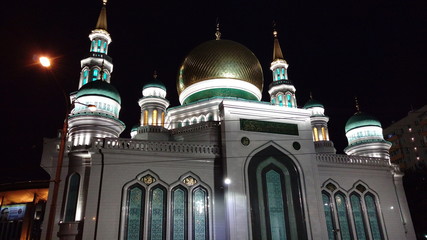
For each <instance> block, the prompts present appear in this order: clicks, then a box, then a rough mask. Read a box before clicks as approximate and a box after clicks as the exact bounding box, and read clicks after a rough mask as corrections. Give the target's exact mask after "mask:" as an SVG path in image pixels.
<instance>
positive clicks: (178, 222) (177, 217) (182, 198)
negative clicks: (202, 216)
mask: <svg viewBox="0 0 427 240" xmlns="http://www.w3.org/2000/svg"><path fill="white" fill-rule="evenodd" d="M172 204H173V207H172V224H171V231H172V239H173V240H185V239H186V235H187V234H186V233H187V190H186V189H184V188H183V187H178V188H175V189H174V190H173V191H172Z"/></svg>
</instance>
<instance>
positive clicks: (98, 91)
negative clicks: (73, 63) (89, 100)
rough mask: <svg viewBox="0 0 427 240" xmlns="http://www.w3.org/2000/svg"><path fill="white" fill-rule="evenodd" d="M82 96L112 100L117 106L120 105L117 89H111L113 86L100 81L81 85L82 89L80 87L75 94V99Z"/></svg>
mask: <svg viewBox="0 0 427 240" xmlns="http://www.w3.org/2000/svg"><path fill="white" fill-rule="evenodd" d="M83 96H103V97H107V98H110V99H113V100H114V101H116V102H118V103H119V104H121V103H122V100H121V98H120V94H119V92H118V91H117V89H116V88H115V87H113V85H111V84H109V83H107V82H105V81H101V80H97V81H93V82H90V83H87V84H85V85H83V87H81V88H80V89H79V91H78V92H77V94H76V97H77V98H79V97H83Z"/></svg>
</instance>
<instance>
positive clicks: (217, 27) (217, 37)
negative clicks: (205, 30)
mask: <svg viewBox="0 0 427 240" xmlns="http://www.w3.org/2000/svg"><path fill="white" fill-rule="evenodd" d="M215 37H216V40H220V39H221V32H220V31H219V19H218V18H217V19H216V32H215Z"/></svg>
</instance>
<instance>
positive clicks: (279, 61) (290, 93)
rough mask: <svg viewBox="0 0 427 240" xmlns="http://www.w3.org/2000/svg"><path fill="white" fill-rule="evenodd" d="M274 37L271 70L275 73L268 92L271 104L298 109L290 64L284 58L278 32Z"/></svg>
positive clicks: (274, 32)
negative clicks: (289, 76)
mask: <svg viewBox="0 0 427 240" xmlns="http://www.w3.org/2000/svg"><path fill="white" fill-rule="evenodd" d="M273 36H274V48H273V61H272V62H271V66H270V70H271V71H272V72H273V82H272V83H271V84H270V86H269V87H270V88H269V90H268V93H269V94H270V102H271V104H273V105H278V106H283V107H290V108H296V107H297V100H296V97H295V91H296V89H295V87H294V85H293V84H292V82H291V81H290V80H289V79H288V63H287V62H286V60H285V59H284V58H283V53H282V49H281V48H280V44H279V39H278V38H277V31H276V30H274V31H273Z"/></svg>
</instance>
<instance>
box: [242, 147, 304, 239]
mask: <svg viewBox="0 0 427 240" xmlns="http://www.w3.org/2000/svg"><path fill="white" fill-rule="evenodd" d="M248 176H251V177H250V178H249V193H250V201H251V202H250V205H251V210H252V214H251V216H252V217H251V222H252V238H253V239H271V240H275V239H278V240H279V239H307V234H306V231H305V222H304V217H303V208H302V202H303V201H301V198H302V196H301V189H300V182H299V173H298V171H297V169H296V167H295V165H294V164H293V162H292V160H291V159H290V158H289V157H288V156H287V155H285V154H284V153H282V152H281V151H279V150H278V149H276V148H275V147H272V146H270V147H267V148H266V149H264V150H262V151H260V152H259V153H257V154H255V155H254V156H253V158H252V159H251V161H250V163H249V166H248Z"/></svg>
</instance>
